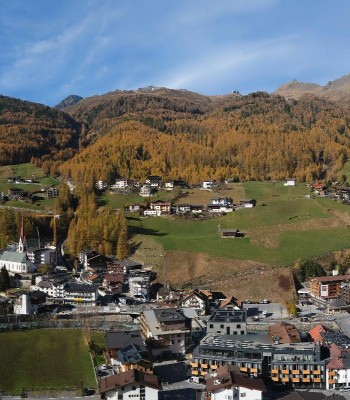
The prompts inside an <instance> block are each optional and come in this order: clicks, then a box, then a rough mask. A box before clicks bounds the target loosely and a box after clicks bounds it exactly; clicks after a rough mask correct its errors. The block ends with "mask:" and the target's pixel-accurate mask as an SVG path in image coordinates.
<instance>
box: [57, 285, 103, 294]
mask: <svg viewBox="0 0 350 400" xmlns="http://www.w3.org/2000/svg"><path fill="white" fill-rule="evenodd" d="M64 290H65V291H66V292H88V293H93V292H96V288H95V287H94V286H93V285H88V284H84V283H67V285H66V286H65V287H64Z"/></svg>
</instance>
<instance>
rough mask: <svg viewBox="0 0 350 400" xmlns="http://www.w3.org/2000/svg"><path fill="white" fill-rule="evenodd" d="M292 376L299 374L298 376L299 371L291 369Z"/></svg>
mask: <svg viewBox="0 0 350 400" xmlns="http://www.w3.org/2000/svg"><path fill="white" fill-rule="evenodd" d="M292 374H293V375H299V374H300V371H299V370H298V369H293V370H292Z"/></svg>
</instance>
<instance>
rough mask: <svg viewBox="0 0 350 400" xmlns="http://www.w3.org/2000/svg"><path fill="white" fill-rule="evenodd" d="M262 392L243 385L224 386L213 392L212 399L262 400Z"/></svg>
mask: <svg viewBox="0 0 350 400" xmlns="http://www.w3.org/2000/svg"><path fill="white" fill-rule="evenodd" d="M262 398H263V397H262V392H260V391H258V390H251V389H247V388H243V387H231V388H226V389H225V388H222V389H219V390H217V391H215V393H211V397H210V399H211V400H241V399H244V400H262Z"/></svg>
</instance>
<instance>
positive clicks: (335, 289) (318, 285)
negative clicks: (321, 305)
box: [310, 275, 350, 300]
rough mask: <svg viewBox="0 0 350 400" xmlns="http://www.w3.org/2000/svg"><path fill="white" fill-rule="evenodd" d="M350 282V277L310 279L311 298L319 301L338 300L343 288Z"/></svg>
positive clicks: (318, 277)
mask: <svg viewBox="0 0 350 400" xmlns="http://www.w3.org/2000/svg"><path fill="white" fill-rule="evenodd" d="M349 282H350V275H335V276H315V277H314V278H311V279H310V291H311V296H312V297H314V298H317V299H324V300H330V299H337V298H338V297H339V296H340V293H341V286H342V285H343V284H345V283H349Z"/></svg>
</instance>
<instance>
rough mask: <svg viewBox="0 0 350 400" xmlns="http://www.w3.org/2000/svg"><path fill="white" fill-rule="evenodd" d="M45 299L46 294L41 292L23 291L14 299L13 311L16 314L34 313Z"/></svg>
mask: <svg viewBox="0 0 350 400" xmlns="http://www.w3.org/2000/svg"><path fill="white" fill-rule="evenodd" d="M45 301H46V295H45V294H44V293H42V292H39V291H36V292H29V293H23V294H21V295H20V296H19V297H18V298H17V299H16V302H15V304H14V308H13V311H14V313H15V314H18V315H28V314H36V313H37V312H38V309H39V307H40V306H41V305H42V304H44V303H45Z"/></svg>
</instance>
